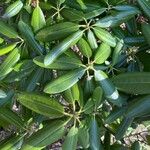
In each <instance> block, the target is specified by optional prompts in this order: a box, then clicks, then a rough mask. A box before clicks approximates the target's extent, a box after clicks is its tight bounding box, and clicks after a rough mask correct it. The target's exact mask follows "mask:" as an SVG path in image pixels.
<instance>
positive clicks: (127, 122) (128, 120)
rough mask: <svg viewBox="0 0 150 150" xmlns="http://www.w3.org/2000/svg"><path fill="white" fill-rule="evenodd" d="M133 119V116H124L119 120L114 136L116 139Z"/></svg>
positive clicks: (121, 136) (120, 137)
mask: <svg viewBox="0 0 150 150" xmlns="http://www.w3.org/2000/svg"><path fill="white" fill-rule="evenodd" d="M132 121H133V118H124V119H123V121H122V122H121V124H120V126H119V127H118V129H117V131H116V134H115V137H116V139H117V140H120V139H122V138H123V136H124V135H125V133H126V131H127V129H128V128H129V127H130V125H131V123H132Z"/></svg>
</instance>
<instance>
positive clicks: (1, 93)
mask: <svg viewBox="0 0 150 150" xmlns="http://www.w3.org/2000/svg"><path fill="white" fill-rule="evenodd" d="M6 97H7V95H6V93H5V92H4V91H3V90H1V89H0V98H6Z"/></svg>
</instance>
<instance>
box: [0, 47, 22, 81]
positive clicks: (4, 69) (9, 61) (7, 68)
mask: <svg viewBox="0 0 150 150" xmlns="http://www.w3.org/2000/svg"><path fill="white" fill-rule="evenodd" d="M19 58H20V54H19V50H18V49H17V48H15V49H14V50H13V51H12V52H11V53H10V54H9V55H8V57H7V58H6V59H5V60H4V62H3V63H2V64H1V65H0V80H2V79H3V78H5V76H6V75H7V74H9V73H10V72H11V71H12V70H13V66H14V65H15V64H16V63H17V61H18V60H19Z"/></svg>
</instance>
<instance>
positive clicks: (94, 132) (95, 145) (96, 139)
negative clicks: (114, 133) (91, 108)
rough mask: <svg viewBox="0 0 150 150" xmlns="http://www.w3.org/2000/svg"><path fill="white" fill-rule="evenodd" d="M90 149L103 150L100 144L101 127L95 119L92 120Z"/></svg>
mask: <svg viewBox="0 0 150 150" xmlns="http://www.w3.org/2000/svg"><path fill="white" fill-rule="evenodd" d="M90 148H91V150H103V147H102V144H101V142H100V134H99V127H98V124H97V121H96V119H95V117H94V118H92V119H91V123H90Z"/></svg>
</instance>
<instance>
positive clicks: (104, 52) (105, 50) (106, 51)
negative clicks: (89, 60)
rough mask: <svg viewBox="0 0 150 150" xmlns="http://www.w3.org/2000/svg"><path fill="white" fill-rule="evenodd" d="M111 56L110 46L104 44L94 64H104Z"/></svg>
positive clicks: (98, 51)
mask: <svg viewBox="0 0 150 150" xmlns="http://www.w3.org/2000/svg"><path fill="white" fill-rule="evenodd" d="M110 54H111V48H110V46H109V45H108V44H106V43H102V44H101V45H100V47H99V48H98V49H97V51H96V54H95V57H94V62H95V63H96V64H103V63H104V62H105V61H106V60H107V58H108V57H109V56H110Z"/></svg>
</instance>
